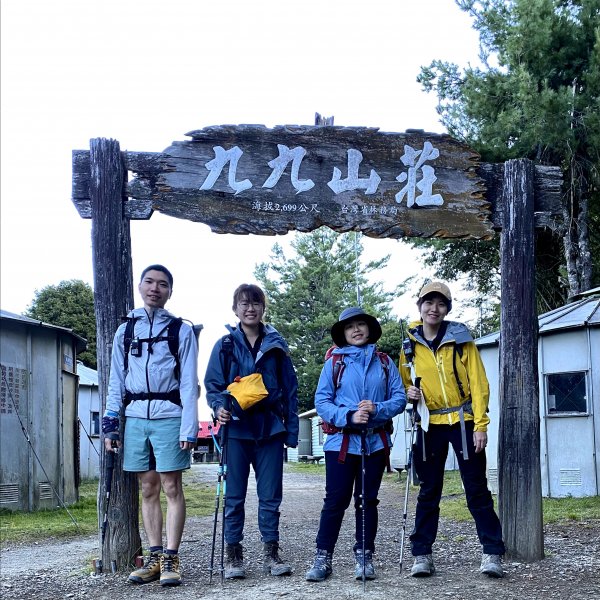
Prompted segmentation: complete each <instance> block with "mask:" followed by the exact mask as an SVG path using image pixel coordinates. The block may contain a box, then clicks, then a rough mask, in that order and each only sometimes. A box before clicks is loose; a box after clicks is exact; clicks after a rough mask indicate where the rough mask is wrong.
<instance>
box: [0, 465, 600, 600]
mask: <svg viewBox="0 0 600 600" xmlns="http://www.w3.org/2000/svg"><path fill="white" fill-rule="evenodd" d="M192 472H193V477H194V479H196V480H197V481H198V482H199V483H200V484H206V483H209V484H211V485H212V484H213V483H214V482H216V466H215V465H194V466H193V469H192ZM323 490H324V478H323V476H322V475H320V474H314V473H310V474H308V473H294V472H291V471H290V470H288V469H287V468H286V472H285V476H284V502H283V504H282V508H281V542H280V543H281V548H282V554H283V555H284V557H285V558H286V559H287V560H289V561H290V562H291V563H292V565H293V566H294V573H293V574H292V575H290V576H287V577H272V576H268V575H263V573H262V570H261V564H260V552H261V544H260V538H259V534H258V531H257V527H256V499H255V493H254V488H251V489H250V490H249V494H248V502H247V511H246V528H245V529H246V537H245V539H244V543H243V545H244V547H245V558H246V563H247V571H248V576H247V578H246V579H245V580H234V581H225V583H224V584H223V585H222V584H221V582H220V576H219V574H218V573H217V574H215V575H214V577H213V582H212V584H209V565H210V548H211V536H212V521H213V517H212V516H211V517H202V518H190V519H188V521H187V523H186V529H185V532H184V541H183V544H182V546H181V558H182V565H183V569H184V577H185V578H184V583H183V585H181V586H179V587H178V588H170V589H169V588H166V589H163V588H161V587H160V585H159V584H158V583H151V584H147V585H144V586H137V585H131V584H128V583H127V582H126V574H123V573H117V574H105V575H101V576H92V575H90V571H91V559H92V557H94V556H97V555H98V539H97V537H96V536H93V537H90V538H83V539H78V540H76V541H73V542H64V541H54V542H53V541H50V542H44V543H40V544H34V545H31V546H24V545H21V546H13V547H5V546H4V545H3V546H2V552H1V559H0V594H1V596H2V598H6V599H7V600H8V599H10V600H13V599H14V600H34V599H35V600H58V599H64V598H67V599H70V598H72V599H83V598H98V599H106V600H109V599H110V600H115V599H119V600H121V599H127V600H129V599H142V598H143V599H144V600H152V599H154V598H167V597H168V596H170V597H172V598H173V597H177V598H178V599H179V600H192V599H194V600H196V599H197V598H205V599H207V600H212V599H220V600H222V599H224V598H227V599H228V600H237V599H242V598H243V599H245V600H258V599H259V598H260V599H261V600H262V599H264V598H266V599H269V598H280V597H285V598H290V599H293V600H295V599H299V600H303V599H310V600H317V599H319V598H327V599H333V598H336V599H337V598H361V597H363V589H362V582H360V581H355V580H354V577H353V572H354V568H353V560H352V544H353V519H352V518H349V517H350V516H351V515H350V513H349V512H348V513H347V514H346V518H345V520H344V525H343V527H342V532H341V535H340V539H339V542H338V546H337V549H336V553H335V555H334V564H333V567H334V573H333V575H332V576H331V577H330V578H329V579H327V581H325V582H323V583H309V582H306V581H305V580H304V573H305V571H306V569H307V568H308V567H309V566H310V564H311V559H312V554H313V551H314V539H315V534H316V529H317V525H318V519H319V512H320V509H321V503H322V498H323ZM403 490H404V486H403V485H402V486H399V485H398V484H397V476H396V475H395V474H394V475H389V476H386V478H385V480H384V485H383V487H382V491H381V494H380V500H381V503H380V527H379V533H378V538H377V553H376V555H375V566H376V571H377V579H376V580H374V581H370V582H367V585H366V591H365V592H364V596H366V597H369V598H382V599H383V598H392V597H398V596H400V597H402V596H406V597H410V598H411V600H425V599H433V598H435V599H436V600H439V599H441V598H452V599H456V600H461V599H463V598H464V599H467V598H468V599H469V600H477V599H481V598H494V600H505V599H506V600H512V599H515V600H516V599H519V600H540V599H548V600H550V599H552V600H555V599H562V598H565V599H566V598H568V599H569V600H578V599H584V598H585V599H586V600H587V599H591V598H599V597H600V573H599V571H600V520H594V521H588V522H584V523H576V524H568V525H552V526H548V527H546V529H545V548H546V558H545V559H544V560H542V561H539V562H537V563H533V564H522V563H516V562H506V563H505V569H506V573H507V574H506V577H505V578H504V579H500V580H494V579H488V578H487V577H485V576H482V575H480V574H479V573H478V567H479V560H480V546H479V543H478V540H477V537H476V534H475V527H474V524H473V523H472V522H467V523H456V522H453V521H446V520H442V521H441V522H440V529H439V534H438V541H437V543H436V547H435V562H436V568H437V573H436V575H435V576H433V577H430V578H427V579H415V578H411V577H410V576H409V574H408V572H409V570H410V565H411V564H412V560H411V558H410V556H409V555H408V552H407V554H406V555H405V559H404V568H403V571H402V573H400V572H399V548H400V530H401V520H402V504H403V501H404V497H403ZM414 501H415V498H414V494H413V495H412V497H411V500H410V504H409V511H410V508H412V507H414ZM410 528H411V518H410V515H409V522H408V525H407V537H408V531H410ZM217 554H218V551H217ZM216 562H217V563H218V562H219V559H218V557H217V560H216Z"/></svg>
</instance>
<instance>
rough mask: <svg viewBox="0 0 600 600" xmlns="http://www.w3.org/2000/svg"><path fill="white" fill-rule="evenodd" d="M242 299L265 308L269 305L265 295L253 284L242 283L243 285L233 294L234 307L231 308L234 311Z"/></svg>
mask: <svg viewBox="0 0 600 600" xmlns="http://www.w3.org/2000/svg"><path fill="white" fill-rule="evenodd" d="M242 299H245V300H247V301H248V302H260V303H261V304H262V305H263V306H266V305H267V298H266V296H265V293H264V292H263V291H262V289H261V288H259V287H258V286H257V285H254V284H253V283H242V285H239V286H238V287H237V288H236V290H235V292H233V306H232V307H231V308H232V309H233V310H234V311H235V309H236V307H237V304H238V302H240V301H241V300H242Z"/></svg>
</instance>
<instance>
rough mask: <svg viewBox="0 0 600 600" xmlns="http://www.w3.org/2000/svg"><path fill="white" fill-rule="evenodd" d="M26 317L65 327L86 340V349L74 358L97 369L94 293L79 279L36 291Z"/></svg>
mask: <svg viewBox="0 0 600 600" xmlns="http://www.w3.org/2000/svg"><path fill="white" fill-rule="evenodd" d="M25 316H27V317H31V318H32V319H39V320H40V321H44V322H46V323H50V324H52V325H58V326H60V327H68V328H69V329H72V330H73V331H74V332H75V333H76V334H77V335H80V336H81V337H84V338H85V339H86V340H87V349H86V350H85V352H82V353H81V354H79V356H78V357H77V358H78V359H79V360H81V361H82V362H83V364H84V365H86V366H88V367H90V368H92V369H95V368H96V315H95V313H94V292H93V290H92V288H91V287H90V286H89V285H88V284H87V283H85V282H84V281H81V280H79V279H71V280H69V281H61V282H60V283H59V284H58V285H47V286H46V287H44V288H42V289H41V290H36V291H35V297H34V299H33V301H32V303H31V305H30V306H29V307H28V308H27V310H26V312H25Z"/></svg>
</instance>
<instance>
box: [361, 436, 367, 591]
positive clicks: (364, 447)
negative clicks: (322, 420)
mask: <svg viewBox="0 0 600 600" xmlns="http://www.w3.org/2000/svg"><path fill="white" fill-rule="evenodd" d="M366 451H367V430H366V429H365V428H364V427H363V428H362V429H361V430H360V466H361V474H360V477H361V495H360V497H361V502H360V508H361V512H362V515H361V517H362V584H363V594H364V593H365V591H366V585H367V577H366V572H365V562H366V561H365V550H366V548H365V534H366V528H367V527H366V518H365V511H366V504H365V471H366V467H365V454H366Z"/></svg>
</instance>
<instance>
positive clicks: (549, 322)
mask: <svg viewBox="0 0 600 600" xmlns="http://www.w3.org/2000/svg"><path fill="white" fill-rule="evenodd" d="M538 324H539V333H540V335H544V334H547V333H553V332H555V331H557V330H560V329H576V328H580V327H600V288H594V289H593V290H588V291H587V292H584V293H583V294H580V298H579V299H578V300H575V301H574V302H570V303H569V304H565V305H564V306H560V307H558V308H555V309H554V310H551V311H550V312H547V313H544V314H543V315H540V316H539V317H538ZM499 339H500V332H499V331H495V332H493V333H489V334H488V335H484V336H483V337H480V338H478V339H477V340H475V343H476V344H477V345H478V346H489V345H493V344H497V343H498V340H499Z"/></svg>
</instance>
